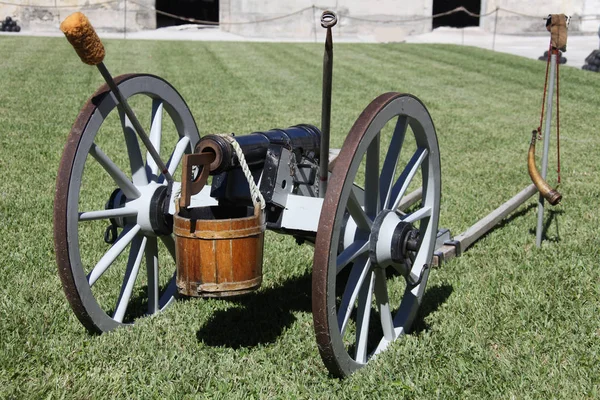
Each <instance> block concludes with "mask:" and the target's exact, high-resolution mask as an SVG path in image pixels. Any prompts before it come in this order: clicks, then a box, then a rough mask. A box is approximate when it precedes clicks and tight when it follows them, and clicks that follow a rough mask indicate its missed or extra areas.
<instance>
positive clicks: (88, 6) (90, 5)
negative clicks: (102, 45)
mask: <svg viewBox="0 0 600 400" xmlns="http://www.w3.org/2000/svg"><path fill="white" fill-rule="evenodd" d="M121 1H123V0H108V1H101V2H97V3H87V4H84V5H83V6H58V5H56V4H53V5H51V4H49V5H35V4H20V3H10V2H5V1H0V4H2V5H7V6H15V7H29V8H32V7H39V8H53V9H77V10H86V9H93V8H95V7H98V6H102V5H106V4H113V3H120V2H121ZM128 1H129V3H132V4H135V5H137V6H139V7H142V8H145V9H147V10H151V11H154V12H156V13H157V14H160V15H164V16H166V17H170V18H174V19H178V20H181V21H185V22H190V23H193V24H201V25H251V24H261V23H265V22H272V21H277V20H280V19H285V18H289V17H292V16H294V15H298V14H302V13H304V12H306V11H308V10H313V11H314V10H315V9H318V10H320V11H325V10H327V8H324V7H320V6H314V5H313V6H311V7H305V8H302V9H300V10H297V11H294V12H292V13H289V14H285V15H280V16H277V17H272V18H265V19H260V20H254V21H238V22H215V21H206V20H200V19H195V18H189V17H183V16H180V15H176V14H172V13H168V12H166V11H162V10H158V9H157V8H156V7H154V6H148V5H146V4H142V3H138V2H136V1H133V0H125V1H124V2H125V3H127V2H128ZM500 11H502V12H505V13H508V14H514V15H518V16H521V17H526V18H532V19H546V18H547V17H546V16H539V15H531V14H525V13H521V12H518V11H514V10H509V9H506V8H500V7H498V8H495V9H494V10H492V11H490V12H487V13H484V14H478V13H474V12H472V11H470V10H468V9H466V8H465V7H463V6H460V7H456V8H454V9H452V10H450V11H446V12H443V13H438V14H433V15H431V16H424V17H415V18H411V19H370V18H364V17H355V16H352V15H349V14H344V13H338V18H347V19H349V20H355V21H362V22H376V23H383V24H410V23H414V22H420V21H427V20H432V19H435V18H440V17H445V16H448V15H452V14H456V13H460V12H463V13H465V14H467V15H468V16H470V17H475V18H482V17H488V16H490V15H493V14H496V15H497V13H499V12H500ZM572 18H573V19H576V20H579V21H584V20H585V21H591V20H599V19H600V15H596V14H590V15H576V16H573V17H572Z"/></svg>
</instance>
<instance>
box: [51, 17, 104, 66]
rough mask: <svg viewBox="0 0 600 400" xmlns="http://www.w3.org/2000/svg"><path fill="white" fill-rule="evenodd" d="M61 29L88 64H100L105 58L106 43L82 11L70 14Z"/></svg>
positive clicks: (82, 59)
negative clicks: (103, 43)
mask: <svg viewBox="0 0 600 400" xmlns="http://www.w3.org/2000/svg"><path fill="white" fill-rule="evenodd" d="M60 30H61V31H62V32H63V33H64V34H65V36H66V37H67V40H68V41H69V43H71V46H73V48H74V49H75V51H76V52H77V55H78V56H79V58H81V61H83V62H84V63H86V64H88V65H98V64H100V63H101V62H102V60H104V54H105V53H104V45H102V42H101V41H100V38H99V37H98V35H97V34H96V31H95V30H94V27H93V26H92V24H91V23H90V21H89V20H88V19H87V17H86V16H85V15H83V14H82V13H80V12H76V13H74V14H71V15H69V16H68V17H67V18H66V19H65V20H64V21H63V22H62V24H60Z"/></svg>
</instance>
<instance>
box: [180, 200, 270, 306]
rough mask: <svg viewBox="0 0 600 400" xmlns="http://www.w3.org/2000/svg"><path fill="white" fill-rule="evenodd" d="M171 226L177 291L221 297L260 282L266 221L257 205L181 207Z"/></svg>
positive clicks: (236, 293) (245, 289) (192, 294)
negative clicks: (253, 206)
mask: <svg viewBox="0 0 600 400" xmlns="http://www.w3.org/2000/svg"><path fill="white" fill-rule="evenodd" d="M173 232H174V233H175V245H176V246H175V248H176V259H177V280H176V281H177V290H178V291H179V293H181V294H183V295H186V296H195V297H226V296H235V295H238V294H244V293H248V292H251V291H253V290H255V289H258V288H259V287H260V284H261V282H262V262H263V245H264V232H265V222H264V217H263V213H262V211H261V209H260V207H259V206H257V207H255V208H252V207H245V206H244V207H239V206H210V207H198V208H181V209H180V210H179V211H178V212H177V213H176V214H175V218H174V229H173Z"/></svg>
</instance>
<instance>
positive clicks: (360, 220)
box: [346, 190, 373, 231]
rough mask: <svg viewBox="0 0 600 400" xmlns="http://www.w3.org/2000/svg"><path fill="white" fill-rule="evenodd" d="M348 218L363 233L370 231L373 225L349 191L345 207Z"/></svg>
mask: <svg viewBox="0 0 600 400" xmlns="http://www.w3.org/2000/svg"><path fill="white" fill-rule="evenodd" d="M346 208H347V209H348V212H349V213H350V216H351V217H352V219H353V220H354V222H355V223H356V226H358V229H362V230H364V231H370V230H371V225H373V221H371V219H370V218H369V217H368V216H367V214H366V213H365V210H363V208H362V207H361V205H360V202H359V200H358V198H356V193H354V190H350V197H349V198H348V205H347V206H346Z"/></svg>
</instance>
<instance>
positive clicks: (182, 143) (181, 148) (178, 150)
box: [167, 136, 190, 175]
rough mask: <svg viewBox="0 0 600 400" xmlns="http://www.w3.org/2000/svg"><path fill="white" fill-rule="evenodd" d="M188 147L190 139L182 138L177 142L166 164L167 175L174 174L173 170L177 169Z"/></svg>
mask: <svg viewBox="0 0 600 400" xmlns="http://www.w3.org/2000/svg"><path fill="white" fill-rule="evenodd" d="M189 145H190V139H188V137H187V136H184V137H182V138H181V139H179V141H178V142H177V145H176V146H175V150H173V154H171V157H170V158H169V162H167V169H168V170H169V173H170V174H171V175H173V174H174V173H175V170H176V169H177V166H178V165H179V163H180V162H181V159H182V158H183V155H184V154H185V151H186V150H187V148H188V146H189Z"/></svg>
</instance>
